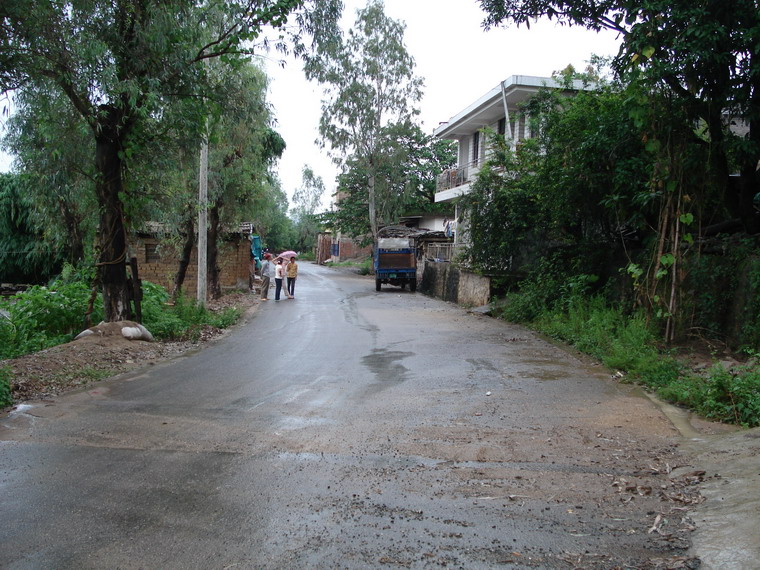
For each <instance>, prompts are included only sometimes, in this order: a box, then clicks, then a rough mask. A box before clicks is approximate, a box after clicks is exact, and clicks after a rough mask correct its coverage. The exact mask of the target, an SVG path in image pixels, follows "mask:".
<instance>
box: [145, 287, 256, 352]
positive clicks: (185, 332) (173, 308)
mask: <svg viewBox="0 0 760 570" xmlns="http://www.w3.org/2000/svg"><path fill="white" fill-rule="evenodd" d="M169 299H170V297H169V294H168V293H167V292H166V291H165V290H164V289H163V288H162V287H160V286H158V285H154V284H153V283H149V282H143V305H142V309H143V325H145V327H146V328H147V329H148V330H149V331H150V332H151V333H152V334H153V336H154V337H155V338H156V339H159V340H185V339H187V340H197V339H198V338H199V337H200V333H201V330H202V329H203V327H204V326H211V327H216V328H227V327H229V326H231V325H233V324H235V323H236V322H237V321H238V319H239V318H240V314H241V313H240V311H239V310H237V309H235V308H227V309H225V310H224V311H221V312H219V313H214V312H211V311H208V310H207V309H205V308H204V307H202V306H200V305H199V304H198V303H197V302H195V301H194V300H191V299H188V298H187V297H179V298H178V299H177V300H176V302H175V303H174V305H170V304H169Z"/></svg>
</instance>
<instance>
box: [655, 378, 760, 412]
mask: <svg viewBox="0 0 760 570" xmlns="http://www.w3.org/2000/svg"><path fill="white" fill-rule="evenodd" d="M658 394H659V395H660V396H661V397H663V398H666V399H668V400H670V401H672V402H675V403H678V404H682V405H684V406H688V407H689V408H692V409H694V410H695V411H697V412H698V413H699V414H701V415H703V416H705V417H706V418H710V419H714V420H717V421H722V422H729V423H736V424H739V425H742V426H745V427H757V426H760V371H758V370H757V369H756V368H753V367H746V366H745V367H741V368H738V369H737V370H735V371H728V370H726V369H725V368H724V367H723V366H722V365H720V364H716V365H715V366H714V367H713V368H712V369H711V370H710V372H709V374H708V376H707V377H706V378H702V377H699V376H684V377H681V378H679V379H678V380H677V381H675V382H672V383H671V384H669V385H668V386H665V387H663V388H662V389H660V390H659V391H658Z"/></svg>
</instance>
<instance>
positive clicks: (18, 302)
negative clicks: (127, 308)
mask: <svg viewBox="0 0 760 570" xmlns="http://www.w3.org/2000/svg"><path fill="white" fill-rule="evenodd" d="M89 299H90V288H89V286H88V285H87V284H85V283H83V282H81V281H76V282H65V281H54V282H52V283H51V284H50V285H49V286H47V287H44V286H38V285H37V286H34V287H32V288H30V289H28V290H26V291H24V292H22V293H17V294H16V295H14V296H13V297H11V298H10V299H9V300H6V301H2V302H0V314H2V315H3V316H4V318H3V319H2V322H1V324H0V340H2V343H1V345H0V358H2V359H5V358H14V357H16V356H21V355H23V354H28V353H30V352H36V351H39V350H43V349H45V348H49V347H51V346H55V345H57V344H61V343H64V342H68V341H70V340H72V339H73V338H74V336H76V335H77V334H78V333H79V332H81V331H82V329H83V328H85V323H84V317H85V312H86V310H87V304H88V302H89ZM99 303H100V298H98V305H96V310H95V313H94V319H96V320H101V319H102V318H103V312H102V308H101V305H100V304H99Z"/></svg>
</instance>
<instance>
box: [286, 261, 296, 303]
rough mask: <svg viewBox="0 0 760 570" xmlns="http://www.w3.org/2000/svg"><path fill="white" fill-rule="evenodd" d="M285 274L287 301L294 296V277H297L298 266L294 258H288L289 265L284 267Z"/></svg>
mask: <svg viewBox="0 0 760 570" xmlns="http://www.w3.org/2000/svg"><path fill="white" fill-rule="evenodd" d="M285 274H286V276H287V278H288V299H293V298H295V296H296V277H298V264H297V263H296V258H295V257H291V258H290V263H288V265H287V267H285Z"/></svg>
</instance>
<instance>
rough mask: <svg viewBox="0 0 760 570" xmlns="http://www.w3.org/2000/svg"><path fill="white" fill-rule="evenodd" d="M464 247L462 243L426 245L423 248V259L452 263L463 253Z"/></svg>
mask: <svg viewBox="0 0 760 570" xmlns="http://www.w3.org/2000/svg"><path fill="white" fill-rule="evenodd" d="M465 247H466V245H465V244H462V243H428V244H427V245H426V246H425V257H427V258H428V259H430V260H433V261H439V262H440V261H452V260H453V259H456V257H457V255H459V254H460V253H462V252H464V249H465Z"/></svg>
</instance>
